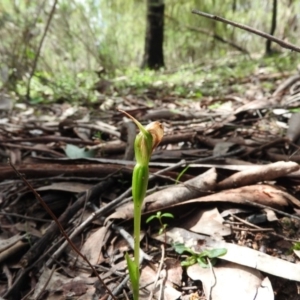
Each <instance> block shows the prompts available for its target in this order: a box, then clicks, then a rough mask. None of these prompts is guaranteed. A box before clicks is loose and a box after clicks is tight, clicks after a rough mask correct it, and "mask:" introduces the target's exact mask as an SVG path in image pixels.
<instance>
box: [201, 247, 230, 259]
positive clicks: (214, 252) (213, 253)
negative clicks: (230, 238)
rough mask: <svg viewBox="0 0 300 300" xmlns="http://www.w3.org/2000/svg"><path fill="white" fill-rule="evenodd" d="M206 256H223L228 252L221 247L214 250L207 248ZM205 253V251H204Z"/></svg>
mask: <svg viewBox="0 0 300 300" xmlns="http://www.w3.org/2000/svg"><path fill="white" fill-rule="evenodd" d="M204 252H206V256H207V257H209V258H215V257H219V256H223V255H225V254H226V253H227V249H225V248H219V249H212V250H205V251H204ZM202 253H203V252H202Z"/></svg>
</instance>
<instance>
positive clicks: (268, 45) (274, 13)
mask: <svg viewBox="0 0 300 300" xmlns="http://www.w3.org/2000/svg"><path fill="white" fill-rule="evenodd" d="M276 20H277V0H273V9H272V23H271V30H270V34H271V35H274V32H275V30H276ZM271 44H272V41H271V40H267V42H266V55H271V54H272V52H273V51H272V48H271Z"/></svg>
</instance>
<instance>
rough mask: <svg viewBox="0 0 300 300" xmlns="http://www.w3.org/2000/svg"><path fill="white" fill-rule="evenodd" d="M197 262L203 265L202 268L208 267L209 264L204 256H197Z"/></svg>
mask: <svg viewBox="0 0 300 300" xmlns="http://www.w3.org/2000/svg"><path fill="white" fill-rule="evenodd" d="M197 263H198V264H199V265H200V266H201V267H202V268H208V267H209V264H208V263H207V261H206V259H205V258H204V257H198V258H197Z"/></svg>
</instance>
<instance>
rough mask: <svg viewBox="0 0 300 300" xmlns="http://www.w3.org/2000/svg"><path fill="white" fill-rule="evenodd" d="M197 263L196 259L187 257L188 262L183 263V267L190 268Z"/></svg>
mask: <svg viewBox="0 0 300 300" xmlns="http://www.w3.org/2000/svg"><path fill="white" fill-rule="evenodd" d="M196 262H197V259H196V257H195V256H190V257H187V258H186V260H184V261H182V262H181V265H182V266H183V267H190V266H192V265H194V264H195V263H196Z"/></svg>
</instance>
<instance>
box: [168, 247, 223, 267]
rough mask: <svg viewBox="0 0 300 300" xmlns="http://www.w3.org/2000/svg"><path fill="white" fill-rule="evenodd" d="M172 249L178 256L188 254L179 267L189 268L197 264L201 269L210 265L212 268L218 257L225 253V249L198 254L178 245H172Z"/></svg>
mask: <svg viewBox="0 0 300 300" xmlns="http://www.w3.org/2000/svg"><path fill="white" fill-rule="evenodd" d="M173 247H174V249H175V251H176V252H177V253H179V254H183V253H187V254H188V255H187V257H186V259H185V260H184V261H182V262H181V265H182V266H184V267H189V266H192V265H194V264H196V263H198V264H199V265H200V266H201V267H202V268H208V267H209V266H210V265H212V266H214V265H215V264H216V262H217V258H218V257H220V256H223V255H225V254H226V253H227V249H225V248H219V249H211V250H204V251H202V252H199V253H198V252H195V251H193V250H192V249H191V248H189V247H186V246H185V245H184V244H180V243H178V244H174V245H173Z"/></svg>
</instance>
